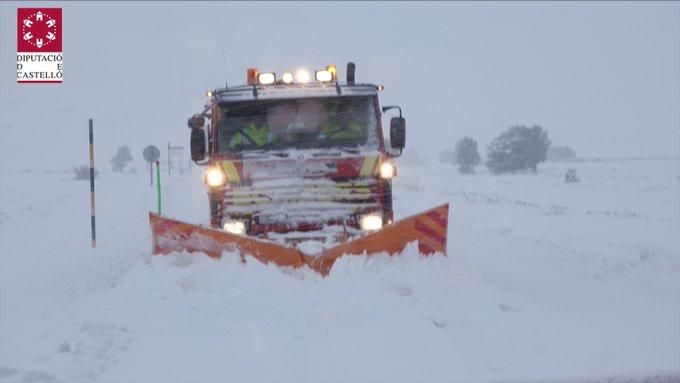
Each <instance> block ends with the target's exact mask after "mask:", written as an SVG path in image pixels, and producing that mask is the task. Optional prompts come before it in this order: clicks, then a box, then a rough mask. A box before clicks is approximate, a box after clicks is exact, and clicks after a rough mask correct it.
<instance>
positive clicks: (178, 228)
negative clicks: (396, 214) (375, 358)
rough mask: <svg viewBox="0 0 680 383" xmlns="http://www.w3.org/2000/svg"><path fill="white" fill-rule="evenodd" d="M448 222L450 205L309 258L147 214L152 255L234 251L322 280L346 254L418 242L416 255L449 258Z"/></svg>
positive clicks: (400, 247)
mask: <svg viewBox="0 0 680 383" xmlns="http://www.w3.org/2000/svg"><path fill="white" fill-rule="evenodd" d="M448 217H449V205H448V204H446V205H442V206H439V207H436V208H434V209H431V210H428V211H426V212H424V213H421V214H418V215H414V216H411V217H408V218H405V219H403V220H401V221H399V222H396V223H394V224H392V225H389V226H385V227H384V228H382V229H381V230H378V231H375V232H373V233H370V234H367V235H364V236H362V237H359V238H355V239H352V240H349V241H347V242H344V243H341V244H339V245H337V246H334V247H332V248H330V249H326V250H324V251H323V252H322V253H321V254H317V255H306V254H302V253H301V252H299V251H298V250H297V249H295V248H292V247H285V246H281V245H278V244H275V243H272V242H269V241H265V240H260V239H257V238H251V237H246V236H240V235H234V234H230V233H227V232H224V231H221V230H216V229H212V228H208V227H205V226H200V225H192V224H188V223H184V222H180V221H176V220H173V219H170V218H166V217H162V216H159V215H158V214H154V213H149V219H150V221H151V231H152V233H153V253H154V254H168V253H171V252H175V251H188V252H202V253H205V254H207V255H209V256H211V257H220V256H221V254H222V252H223V251H236V252H238V253H239V254H240V255H241V258H242V259H243V260H244V261H245V255H251V256H253V257H254V258H255V259H257V260H259V261H260V262H263V263H269V262H272V263H274V264H276V265H278V266H292V267H300V266H302V265H305V264H306V265H308V266H309V267H310V268H311V269H313V270H315V271H317V272H319V273H321V274H322V275H324V276H325V275H328V273H329V272H330V270H331V267H332V266H333V263H335V261H336V260H337V259H338V258H340V257H341V256H343V255H362V254H364V253H366V254H368V255H371V254H375V253H388V254H390V255H392V254H395V253H399V252H401V251H402V250H403V249H404V248H405V247H406V245H407V244H408V243H410V242H414V241H418V250H419V252H420V253H421V254H423V255H430V254H434V253H441V254H442V255H446V240H447V228H448Z"/></svg>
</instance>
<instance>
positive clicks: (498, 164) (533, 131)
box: [486, 125, 550, 174]
mask: <svg viewBox="0 0 680 383" xmlns="http://www.w3.org/2000/svg"><path fill="white" fill-rule="evenodd" d="M549 147H550V139H548V132H547V131H546V130H545V129H543V127H541V126H538V125H534V126H532V127H527V126H513V127H511V128H509V129H508V130H506V131H505V132H503V133H502V134H501V135H500V136H498V137H496V138H495V139H494V140H493V141H491V143H490V144H489V146H488V147H487V162H486V166H487V167H488V168H489V170H490V171H491V172H492V173H494V174H499V173H508V172H521V171H526V170H532V171H534V172H535V171H536V165H537V164H538V163H540V162H543V161H545V160H546V158H547V154H548V148H549Z"/></svg>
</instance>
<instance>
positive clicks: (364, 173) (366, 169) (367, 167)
mask: <svg viewBox="0 0 680 383" xmlns="http://www.w3.org/2000/svg"><path fill="white" fill-rule="evenodd" d="M377 160H378V157H366V158H364V163H363V165H361V171H360V172H359V176H360V177H368V176H370V175H371V174H373V169H374V168H375V163H376V161H377Z"/></svg>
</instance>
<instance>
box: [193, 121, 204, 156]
mask: <svg viewBox="0 0 680 383" xmlns="http://www.w3.org/2000/svg"><path fill="white" fill-rule="evenodd" d="M192 118H193V117H192ZM189 121H190V122H191V119H189ZM189 146H190V147H191V159H192V160H193V161H194V162H198V161H203V160H205V130H203V129H191V143H190V144H189Z"/></svg>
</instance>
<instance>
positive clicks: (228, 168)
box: [222, 161, 241, 182]
mask: <svg viewBox="0 0 680 383" xmlns="http://www.w3.org/2000/svg"><path fill="white" fill-rule="evenodd" d="M222 167H223V168H224V173H225V174H226V175H227V179H228V180H229V182H239V181H241V177H239V176H238V172H237V171H236V166H234V163H233V162H231V161H225V162H224V163H223V164H222Z"/></svg>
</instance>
